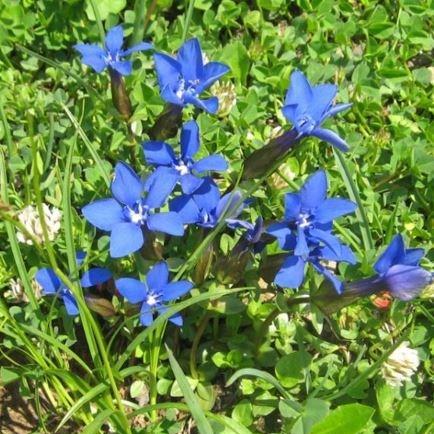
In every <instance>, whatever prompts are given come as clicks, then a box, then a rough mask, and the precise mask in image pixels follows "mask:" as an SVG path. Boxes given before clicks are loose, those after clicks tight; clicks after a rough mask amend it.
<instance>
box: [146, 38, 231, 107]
mask: <svg viewBox="0 0 434 434" xmlns="http://www.w3.org/2000/svg"><path fill="white" fill-rule="evenodd" d="M154 59H155V68H156V70H157V75H158V83H159V86H160V94H161V97H162V98H163V99H164V100H165V101H167V102H169V103H172V104H176V105H179V106H183V107H185V106H186V105H187V104H193V105H194V106H196V107H199V108H201V109H203V110H205V111H207V112H209V113H215V112H216V111H217V109H218V99H217V97H211V98H208V99H200V98H199V96H200V94H201V93H202V92H203V91H205V90H206V89H208V88H209V87H210V86H211V85H212V84H213V83H214V82H215V81H217V80H218V79H219V78H220V77H222V76H223V75H224V74H226V73H227V72H228V71H229V67H228V66H227V65H225V64H224V63H220V62H209V63H206V64H205V65H204V62H203V57H202V50H201V48H200V44H199V41H198V40H197V39H196V38H193V39H190V40H188V41H187V42H185V43H184V45H183V46H182V47H181V48H180V49H179V51H178V55H177V56H176V59H175V58H173V57H171V56H168V55H167V54H163V53H156V54H154Z"/></svg>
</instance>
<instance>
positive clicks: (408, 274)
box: [384, 264, 432, 301]
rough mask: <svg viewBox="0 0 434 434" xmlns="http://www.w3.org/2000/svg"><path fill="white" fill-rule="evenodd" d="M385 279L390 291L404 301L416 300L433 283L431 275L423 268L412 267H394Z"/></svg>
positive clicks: (399, 265)
mask: <svg viewBox="0 0 434 434" xmlns="http://www.w3.org/2000/svg"><path fill="white" fill-rule="evenodd" d="M384 277H385V279H386V282H387V286H388V288H389V291H390V292H391V293H392V294H393V295H394V296H395V297H397V298H399V299H400V300H404V301H408V300H411V299H413V298H415V297H416V296H417V295H419V293H420V292H421V291H422V289H424V288H425V287H426V286H427V285H429V284H430V283H431V282H432V275H431V273H429V272H428V271H426V270H424V269H423V268H421V267H414V266H411V265H401V264H398V265H393V266H392V267H390V268H389V269H388V270H387V272H386V274H385V276H384Z"/></svg>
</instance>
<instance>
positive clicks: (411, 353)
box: [381, 341, 420, 387]
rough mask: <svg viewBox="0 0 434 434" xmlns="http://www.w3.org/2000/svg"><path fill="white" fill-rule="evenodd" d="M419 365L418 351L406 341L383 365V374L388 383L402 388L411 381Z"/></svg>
mask: <svg viewBox="0 0 434 434" xmlns="http://www.w3.org/2000/svg"><path fill="white" fill-rule="evenodd" d="M419 363H420V361H419V355H418V353H417V351H416V350H414V349H412V348H409V342H407V341H404V342H402V344H401V345H400V346H399V347H398V348H397V349H396V350H395V351H394V352H393V353H392V354H391V355H390V356H389V358H388V359H387V360H386V361H385V362H384V363H383V366H382V367H381V374H382V376H383V378H384V379H385V380H386V383H388V384H389V385H391V386H394V387H400V386H402V384H403V383H404V382H406V381H408V380H410V378H411V376H412V375H413V374H414V373H415V372H416V370H417V367H418V366H419Z"/></svg>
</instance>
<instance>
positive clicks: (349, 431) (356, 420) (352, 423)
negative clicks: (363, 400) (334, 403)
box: [311, 404, 375, 434]
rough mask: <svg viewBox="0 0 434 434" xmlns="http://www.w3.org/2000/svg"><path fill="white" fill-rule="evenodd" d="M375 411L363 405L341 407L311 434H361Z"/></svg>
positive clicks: (320, 423)
mask: <svg viewBox="0 0 434 434" xmlns="http://www.w3.org/2000/svg"><path fill="white" fill-rule="evenodd" d="M374 411H375V410H374V409H373V408H372V407H368V406H366V405H361V404H346V405H341V406H340V407H338V408H336V409H334V410H333V411H332V412H330V414H329V415H328V416H327V417H326V418H325V419H324V420H322V421H321V422H319V423H317V424H315V425H314V426H313V429H312V431H311V434H342V433H345V434H360V432H361V431H362V429H363V428H364V427H365V426H366V425H367V424H368V422H369V421H370V419H371V417H372V415H373V414H374Z"/></svg>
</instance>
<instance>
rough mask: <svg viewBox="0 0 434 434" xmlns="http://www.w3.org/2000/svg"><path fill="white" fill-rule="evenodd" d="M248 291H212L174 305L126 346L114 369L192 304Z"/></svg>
mask: <svg viewBox="0 0 434 434" xmlns="http://www.w3.org/2000/svg"><path fill="white" fill-rule="evenodd" d="M250 289H255V288H254V287H244V288H231V289H228V290H224V291H215V292H214V291H213V292H207V293H205V294H199V295H196V296H195V297H191V298H189V299H188V300H185V301H182V302H180V303H176V304H174V305H172V306H170V307H169V309H167V311H166V312H164V314H163V315H159V316H158V318H157V319H156V320H155V321H154V322H153V323H152V324H151V325H150V326H149V327H147V328H145V329H144V330H142V331H141V332H140V333H139V334H138V335H137V336H136V337H135V338H134V339H133V340H132V341H131V342H130V344H129V345H128V347H127V348H126V349H125V351H124V352H123V354H122V355H121V356H120V357H119V360H118V361H117V363H116V367H115V368H116V369H117V370H120V368H121V367H122V366H123V364H124V363H125V362H126V361H127V360H128V359H129V357H130V355H131V354H132V353H133V352H134V350H135V349H136V347H137V346H138V345H140V344H141V343H142V342H144V341H145V339H146V338H147V337H148V335H149V334H150V333H151V332H152V331H153V330H154V329H155V328H157V327H159V326H160V325H161V324H162V323H163V322H164V321H166V320H168V319H169V318H170V317H171V316H173V315H174V314H175V313H178V312H181V311H182V310H183V309H185V308H187V307H189V306H193V305H194V304H197V303H200V302H202V301H206V300H217V299H218V298H221V297H224V296H225V295H230V294H235V293H237V292H242V291H248V290H250Z"/></svg>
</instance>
